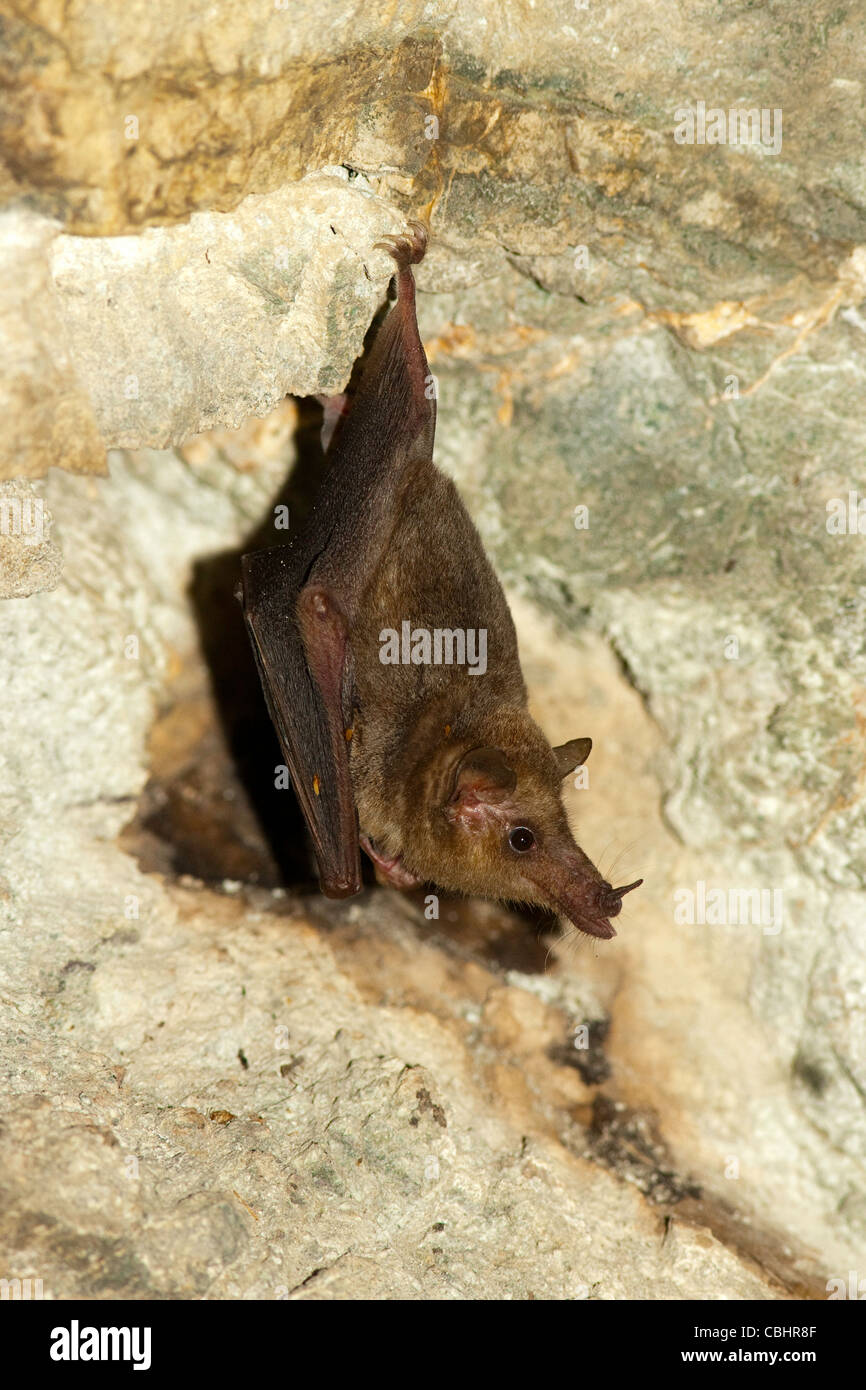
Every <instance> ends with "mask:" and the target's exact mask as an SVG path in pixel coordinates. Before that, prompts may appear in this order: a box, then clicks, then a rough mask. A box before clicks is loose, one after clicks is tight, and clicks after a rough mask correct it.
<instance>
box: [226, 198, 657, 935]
mask: <svg viewBox="0 0 866 1390" xmlns="http://www.w3.org/2000/svg"><path fill="white" fill-rule="evenodd" d="M379 245H380V246H384V247H385V249H387V250H388V251H389V252H390V253H391V255H392V256H393V258H394V260H395V262H396V266H397V272H396V282H397V300H396V303H395V305H394V306H393V308H392V309H391V310H390V312H389V314H388V316H387V318H386V319H385V321H384V324H383V326H382V327H381V329H380V331H379V333H378V335H377V337H376V341H375V343H374V345H373V348H372V351H371V353H370V355H369V359H368V361H367V363H366V365H365V367H364V369H363V372H362V374H361V378H360V381H359V384H358V389H357V391H356V393H355V396H354V398H353V400H352V403H351V408H350V410H349V412H348V415H347V416H346V418H345V420H344V421H343V423H342V429H340V430H339V432H337V433H336V436H335V440H334V443H333V444H332V446H331V448H330V450H329V460H330V467H329V470H328V472H327V474H326V476H325V479H324V482H323V484H322V487H321V492H320V496H319V499H318V502H317V504H316V507H315V509H314V511H313V513H312V515H311V516H310V519H309V521H308V522H307V524H306V526H305V528H304V529H303V530H302V531H301V532H300V533H299V534H298V535H297V536H296V537H295V538H294V539H293V540H291V541H290V542H289V543H288V544H287V545H281V546H276V547H274V548H271V549H267V550H259V551H255V552H253V553H252V554H249V555H245V556H244V557H243V562H242V564H243V595H242V596H243V606H244V616H245V619H246V623H247V628H248V631H249V635H250V638H251V641H252V646H253V651H254V653H255V657H256V662H257V665H258V670H259V675H260V677H261V682H262V687H263V689H264V693H265V698H266V700H267V704H268V707H269V710H270V714H271V718H272V720H273V723H274V725H275V727H276V730H277V734H278V736H279V739H280V744H281V746H282V749H283V754H284V756H285V759H286V763H287V766H288V768H289V771H290V773H291V777H292V781H293V783H294V787H295V790H296V793H297V796H298V799H299V801H300V804H301V808H302V810H303V813H304V817H305V819H306V822H307V825H308V827H309V830H310V833H311V835H312V839H313V844H314V847H315V851H316V857H317V860H318V865H319V873H320V883H321V888H322V891H323V892H324V893H326V894H328V896H331V897H346V896H348V895H350V894H353V893H357V892H359V890H360V888H361V865H360V856H359V848H360V847H363V848H364V850H365V852H366V853H367V854H368V855H369V856H370V858H371V859H372V860H373V862H374V864H375V865H376V866H377V869H378V871H379V875H380V877H382V878H384V879H385V880H386V881H387V882H390V883H392V884H394V885H396V886H398V887H410V886H413V885H416V884H419V883H433V884H436V885H438V886H440V887H441V888H443V889H446V890H449V891H455V892H462V893H469V894H478V895H481V896H483V897H488V898H496V899H502V900H509V901H515V902H528V903H535V904H540V905H543V906H544V907H547V908H552V909H554V910H556V911H559V912H561V913H563V914H564V915H565V916H566V917H568V918H570V920H571V921H572V922H573V923H574V925H575V926H576V927H578V928H579V929H580V930H581V931H583V932H586V933H588V934H589V935H591V936H597V937H611V936H614V935H615V932H614V928H613V927H612V925H611V922H610V919H611V918H612V917H615V916H616V915H617V914H618V913H619V911H620V908H621V906H622V898H623V895H624V894H625V893H628V892H630V891H631V889H633V888H637V887H638V884H639V883H640V882H642V880H638V883H629V884H627V885H625V886H624V887H622V888H613V887H611V885H610V884H609V883H608V882H607V881H606V880H605V879H604V878H603V877H602V875H601V874H600V873H599V871H598V870H597V869H596V868H595V866H594V865H593V864H592V863H591V861H590V860H589V859H588V858H587V856H586V855H585V854H584V852H583V850H582V849H580V848H579V846H578V845H577V844H576V843H575V840H574V838H573V836H572V834H571V831H570V830H569V826H568V821H567V819H566V815H565V810H564V807H563V804H562V796H561V783H562V780H563V778H564V777H565V776H566V774H567V773H569V772H571V771H572V770H573V769H574V768H575V767H577V766H579V765H580V764H581V763H583V762H584V761H585V760H586V758H587V756H588V754H589V751H590V748H591V746H592V744H591V740H590V739H588V738H576V739H571V740H570V741H569V742H568V743H563V744H561V745H560V746H559V747H558V748H552V747H551V746H550V744H549V743H548V741H547V739H546V738H545V737H544V735H543V733H542V732H541V730H540V729H539V728H538V726H537V724H536V723H535V722H534V720H533V719H532V718H531V717H530V715H529V712H528V709H527V694H526V686H525V685H524V682H523V676H522V674H521V670H520V661H519V658H518V652H517V638H516V634H515V630H514V623H513V621H512V618H511V614H510V612H509V610H508V605H507V603H506V600H505V595H504V593H503V591H502V587H501V585H500V584H499V581H498V579H497V578H496V575H495V574H494V572H493V569H492V568H491V565H490V562H489V561H488V559H487V557H486V555H485V553H484V550H483V547H482V544H481V538H480V536H479V535H478V532H477V531H476V529H475V526H474V525H473V523H472V521H471V519H470V517H469V514H468V512H467V511H466V508H465V507H464V505H463V503H462V502H461V500H460V497H459V495H458V493H457V490H456V488H455V486H454V484H453V483H452V482H451V481H450V479H448V478H447V477H446V476H445V475H444V474H443V473H441V472H440V471H439V470H438V469H437V468H436V467H435V466H434V464H433V433H434V428H435V423H436V402H435V390H434V389H433V378H432V377H431V376H430V373H429V368H428V365H427V358H426V357H425V354H424V348H423V346H422V344H421V339H420V336H419V333H418V323H417V319H416V314H415V280H414V276H413V274H412V269H411V267H412V265H415V264H417V263H418V262H419V261H420V260H421V259H422V257H423V255H424V252H425V250H426V246H427V233H426V230H425V229H424V227H422V226H421V225H420V224H419V223H412V224H410V227H409V229H408V231H407V232H406V233H405V234H404V235H402V236H395V237H390V238H389V239H388V242H387V243H379ZM482 650H483V658H484V659H483V661H482V659H481V658H482ZM467 653H468V655H467ZM473 653H474V660H473V659H472V657H473ZM461 655H462V658H463V659H462V660H461Z"/></svg>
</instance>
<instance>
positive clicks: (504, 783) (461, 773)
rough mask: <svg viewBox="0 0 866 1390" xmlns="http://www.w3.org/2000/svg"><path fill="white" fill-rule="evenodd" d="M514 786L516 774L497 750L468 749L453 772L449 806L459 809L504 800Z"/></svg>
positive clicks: (515, 784)
mask: <svg viewBox="0 0 866 1390" xmlns="http://www.w3.org/2000/svg"><path fill="white" fill-rule="evenodd" d="M516 786H517V775H516V773H515V772H514V769H513V768H511V767H509V766H508V763H507V762H506V761H505V754H504V753H503V752H502V751H501V749H499V748H470V750H469V752H468V753H464V755H463V757H462V758H461V759H460V762H459V763H458V764H457V767H456V769H455V772H454V790H453V792H452V793H451V800H450V805H451V806H453V807H455V808H458V809H463V810H469V809H471V808H472V807H477V806H482V805H485V804H488V805H489V804H491V803H495V802H499V801H504V800H505V798H506V797H507V796H508V795H509V794H510V793H511V792H513V791H514V788H515V787H516Z"/></svg>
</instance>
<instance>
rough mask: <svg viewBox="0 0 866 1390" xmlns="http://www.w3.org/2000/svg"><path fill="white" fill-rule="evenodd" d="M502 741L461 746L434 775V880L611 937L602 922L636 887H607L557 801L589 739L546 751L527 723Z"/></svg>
mask: <svg viewBox="0 0 866 1390" xmlns="http://www.w3.org/2000/svg"><path fill="white" fill-rule="evenodd" d="M501 742H502V743H503V746H502V747H477V748H470V749H468V750H466V751H465V752H463V753H462V754H459V755H458V756H456V757H452V758H451V760H450V764H446V766H445V767H444V768H443V769H442V771H441V775H440V777H439V779H438V784H439V785H438V791H439V795H438V796H437V797H435V798H434V800H435V802H436V803H438V804H437V805H436V810H435V813H434V818H435V820H436V825H437V831H438V833H437V839H438V840H439V844H438V847H437V859H438V865H439V869H438V872H437V873H435V874H434V875H433V877H434V879H435V881H437V882H439V883H441V884H442V886H443V887H445V888H450V889H456V890H458V891H463V892H467V893H476V894H480V895H482V896H484V897H491V898H500V899H511V900H514V901H517V902H531V903H537V904H539V905H541V906H545V907H549V908H552V909H553V910H554V911H556V912H560V913H562V914H563V916H565V917H568V918H569V920H570V921H571V922H573V923H574V925H575V926H576V927H577V928H578V929H579V930H580V931H582V932H585V933H586V934H587V935H589V936H597V937H603V938H607V937H611V936H615V935H616V932H615V930H614V928H613V926H612V925H611V918H612V917H616V916H617V915H618V914H619V912H620V910H621V908H622V899H623V896H624V895H625V894H626V893H629V892H631V890H632V889H633V888H637V887H638V886H639V884H640V883H641V882H642V881H643V880H641V879H639V880H638V881H637V882H636V883H629V884H626V885H624V886H623V887H621V888H614V887H613V886H612V885H611V884H610V883H608V882H607V880H606V879H604V878H603V877H602V875H601V874H600V873H599V871H598V869H597V868H596V867H595V865H594V864H593V863H592V861H591V860H590V859H589V858H588V857H587V855H585V854H584V852H583V850H582V849H581V848H580V846H579V845H578V844H577V843H576V842H575V839H574V837H573V835H572V833H571V830H570V829H569V825H568V819H567V817H566V814H565V808H564V806H563V804H562V794H561V784H562V780H563V778H564V777H565V776H566V775H567V774H568V773H569V772H571V771H573V770H574V768H576V767H578V766H580V764H581V763H583V762H585V761H586V758H587V757H588V756H589V751H590V749H591V747H592V742H591V740H590V739H588V738H577V739H572V740H571V741H570V742H569V743H564V744H562V745H561V746H560V747H558V748H551V747H550V745H549V743H548V742H547V740H546V739H545V738H544V737H543V735H542V734H541V731H540V730H539V729H538V728H537V726H535V725H532V728H531V730H529V729H527V728H525V727H523V728H521V729H520V731H519V737H516V738H515V739H514V740H513V741H512V740H510V739H509V740H501ZM509 745H510V746H509ZM443 867H444V869H445V874H446V875H447V878H446V876H445V875H443Z"/></svg>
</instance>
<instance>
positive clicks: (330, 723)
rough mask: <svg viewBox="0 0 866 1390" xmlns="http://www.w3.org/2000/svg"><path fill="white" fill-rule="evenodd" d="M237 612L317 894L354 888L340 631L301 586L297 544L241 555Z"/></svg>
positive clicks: (323, 593)
mask: <svg viewBox="0 0 866 1390" xmlns="http://www.w3.org/2000/svg"><path fill="white" fill-rule="evenodd" d="M242 565H243V608H244V618H245V620H246V625H247V630H248V632H249V635H250V640H251V642H252V647H253V652H254V654H255V658H256V665H257V666H258V670H259V676H260V678H261V682H262V689H263V691H264V694H265V700H266V701H267V705H268V710H269V712H270V716H271V719H272V721H273V723H274V727H275V728H276V731H277V736H278V738H279V741H280V747H281V748H282V750H283V755H284V757H285V759H286V765H287V767H288V769H289V773H290V775H291V778H292V783H293V785H294V788H295V792H296V795H297V797H298V801H299V802H300V805H301V809H302V811H303V813H304V819H305V820H306V822H307V826H308V828H309V831H310V834H311V835H312V838H313V845H314V847H315V851H316V859H317V861H318V865H319V876H320V882H321V887H322V891H323V892H324V893H326V894H327V895H328V896H329V897H338V898H342V897H348V896H350V895H351V894H353V893H357V892H359V891H360V888H361V863H360V853H359V844H358V818H357V813H356V811H355V802H354V797H353V795H352V781H351V774H350V771H349V754H348V747H347V739H346V721H345V714H344V711H345V709H346V679H347V667H348V661H347V658H348V657H349V649H348V640H347V627H346V623H345V620H344V618H343V615H342V612H341V610H340V607H339V604H338V602H337V601H336V600H335V599H334V596H333V595H331V594H330V593H329V592H328V591H327V589H325V588H324V587H323V586H321V585H310V584H307V585H304V583H303V576H304V574H305V573H306V572H307V571H308V569H309V563H308V559H307V557H306V556H305V554H304V551H303V549H301V548H298V547H296V546H293V545H291V544H289V545H282V546H275V547H273V548H272V549H269V550H258V551H254V552H252V553H251V554H249V555H245V556H244V557H243V561H242Z"/></svg>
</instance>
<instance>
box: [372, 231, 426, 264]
mask: <svg viewBox="0 0 866 1390" xmlns="http://www.w3.org/2000/svg"><path fill="white" fill-rule="evenodd" d="M376 247H377V249H378V250H380V251H387V252H388V254H389V255H390V256H393V257H394V260H395V261H396V262H397V268H398V270H407V269H408V267H409V266H410V265H418V263H419V261H423V259H424V253H425V252H426V250H427V228H426V227H425V226H424V224H423V222H410V223H409V225H408V226H407V228H406V231H405V232H400V233H398V234H391V233H387V234H386V236H385V237H383V239H382V240H381V241H377V242H376Z"/></svg>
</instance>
